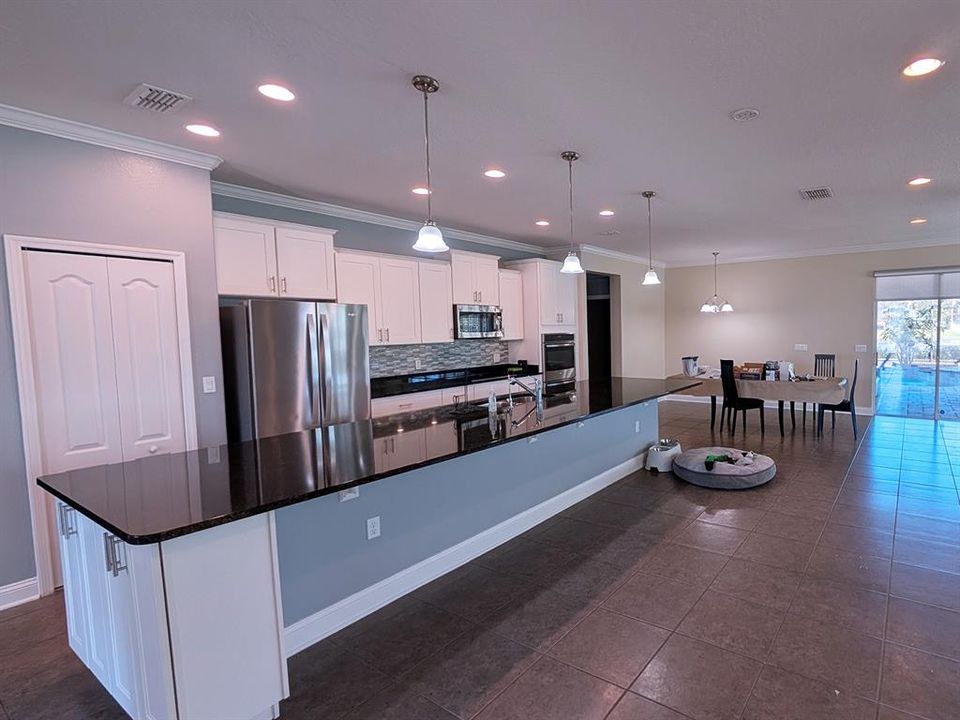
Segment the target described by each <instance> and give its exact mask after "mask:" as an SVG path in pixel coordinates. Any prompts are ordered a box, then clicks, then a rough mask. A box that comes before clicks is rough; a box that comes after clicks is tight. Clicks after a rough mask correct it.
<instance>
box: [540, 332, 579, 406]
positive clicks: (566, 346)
mask: <svg viewBox="0 0 960 720" xmlns="http://www.w3.org/2000/svg"><path fill="white" fill-rule="evenodd" d="M576 383H577V345H576V340H575V338H574V335H573V333H544V335H543V386H544V390H545V391H546V392H547V393H548V394H550V395H555V394H557V393H563V392H567V391H570V390H575V389H576Z"/></svg>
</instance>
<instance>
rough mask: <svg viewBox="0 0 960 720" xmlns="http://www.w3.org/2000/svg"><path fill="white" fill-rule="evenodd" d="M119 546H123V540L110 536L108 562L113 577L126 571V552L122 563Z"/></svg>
mask: <svg viewBox="0 0 960 720" xmlns="http://www.w3.org/2000/svg"><path fill="white" fill-rule="evenodd" d="M121 545H123V540H121V539H120V538H118V537H117V536H115V535H111V536H110V562H111V564H112V565H113V567H112V568H111V571H112V572H113V576H114V577H116V576H117V575H119V574H120V573H121V572H122V571H124V570H126V569H127V563H126V552H124V561H123V562H121V561H120V552H119V547H120V546H121Z"/></svg>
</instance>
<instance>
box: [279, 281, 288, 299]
mask: <svg viewBox="0 0 960 720" xmlns="http://www.w3.org/2000/svg"><path fill="white" fill-rule="evenodd" d="M280 292H282V293H283V294H284V295H286V294H287V278H285V277H282V278H280Z"/></svg>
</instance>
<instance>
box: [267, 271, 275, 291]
mask: <svg viewBox="0 0 960 720" xmlns="http://www.w3.org/2000/svg"><path fill="white" fill-rule="evenodd" d="M267 283H268V284H269V285H270V292H276V291H277V279H276V278H275V277H274V276H273V275H271V276H270V277H268V278H267Z"/></svg>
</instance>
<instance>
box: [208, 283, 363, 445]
mask: <svg viewBox="0 0 960 720" xmlns="http://www.w3.org/2000/svg"><path fill="white" fill-rule="evenodd" d="M220 338H221V344H222V347H223V365H224V368H223V369H224V396H225V401H226V407H227V436H228V438H229V439H230V440H231V441H235V440H250V439H253V438H264V437H270V436H273V435H280V434H282V433H287V432H294V431H297V430H309V429H312V428H318V427H323V426H328V425H334V424H336V423H343V422H350V421H354V420H365V419H368V418H369V417H370V359H369V351H368V343H367V306H366V305H343V304H337V303H314V302H298V301H293V300H252V299H251V300H242V299H237V300H233V299H227V300H222V301H221V303H220Z"/></svg>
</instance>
